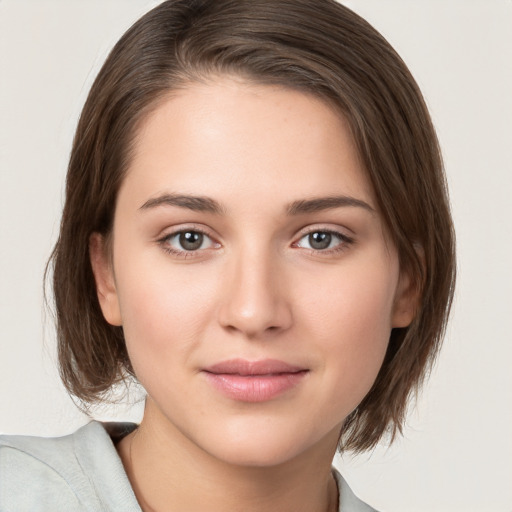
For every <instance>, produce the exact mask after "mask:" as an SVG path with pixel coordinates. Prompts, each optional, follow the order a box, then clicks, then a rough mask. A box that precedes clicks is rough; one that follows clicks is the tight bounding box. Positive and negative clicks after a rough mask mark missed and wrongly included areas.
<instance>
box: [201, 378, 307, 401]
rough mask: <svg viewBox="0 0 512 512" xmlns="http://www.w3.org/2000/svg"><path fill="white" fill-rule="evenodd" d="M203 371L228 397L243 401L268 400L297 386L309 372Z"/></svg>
mask: <svg viewBox="0 0 512 512" xmlns="http://www.w3.org/2000/svg"><path fill="white" fill-rule="evenodd" d="M203 373H204V374H205V376H206V378H207V379H208V381H209V382H210V384H212V386H213V387H214V388H215V389H217V390H218V391H220V392H221V393H222V394H224V395H225V396H227V397H228V398H231V399H233V400H238V401H241V402H266V401H267V400H271V399H272V398H275V397H277V396H279V395H282V394H283V393H285V392H287V391H289V390H291V389H293V388H295V387H296V386H297V385H298V384H299V383H300V382H301V381H302V379H303V378H304V377H305V376H306V374H307V373H308V372H307V371H301V372H295V373H278V374H270V375H238V374H231V373H210V372H203Z"/></svg>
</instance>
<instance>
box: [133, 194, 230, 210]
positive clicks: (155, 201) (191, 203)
mask: <svg viewBox="0 0 512 512" xmlns="http://www.w3.org/2000/svg"><path fill="white" fill-rule="evenodd" d="M158 206H179V207H180V208H187V209H188V210H193V211H196V212H208V213H215V214H217V215H220V214H222V213H223V212H224V209H223V208H222V206H221V205H220V204H219V203H218V202H217V201H215V199H211V198H210V197H203V196H189V195H183V194H163V195H161V196H158V197H154V198H152V199H148V200H147V201H146V202H145V203H144V204H143V205H142V206H141V207H140V210H148V209H150V208H156V207H158Z"/></svg>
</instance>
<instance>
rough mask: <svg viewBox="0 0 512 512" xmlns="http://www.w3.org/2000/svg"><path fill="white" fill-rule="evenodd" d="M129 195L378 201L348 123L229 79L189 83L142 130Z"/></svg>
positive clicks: (296, 98)
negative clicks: (347, 197) (339, 196)
mask: <svg viewBox="0 0 512 512" xmlns="http://www.w3.org/2000/svg"><path fill="white" fill-rule="evenodd" d="M133 150H134V151H133V153H132V155H133V156H132V160H131V163H130V166H129V169H128V173H127V176H126V178H125V182H124V183H123V186H122V188H121V191H122V190H123V189H125V188H130V189H133V190H134V191H137V194H138V195H139V196H141V197H142V196H144V195H145V196H148V197H149V196H151V195H152V194H157V193H162V192H166V191H169V190H170V191H172V192H186V193H194V194H197V195H208V196H215V197H217V196H219V197H220V198H221V199H222V198H228V197H231V198H233V197H236V196H237V195H238V196H239V195H240V194H242V195H243V194H245V195H247V194H250V195H252V196H255V195H256V196H257V195H264V196H265V197H266V198H267V199H268V200H270V199H271V198H272V196H276V199H278V197H277V196H283V197H282V198H283V199H284V195H286V196H287V199H289V200H295V199H297V198H304V197H308V196H319V195H322V196H328V195H332V194H337V193H343V194H346V195H353V196H358V197H360V198H361V199H364V200H366V201H368V202H373V200H372V196H373V192H372V188H371V186H370V184H369V181H368V179H367V176H366V171H365V170H364V167H363V165H362V163H361V159H360V158H359V154H358V152H357V149H356V147H355V144H354V141H353V138H352V135H351V132H350V128H349V125H348V123H347V121H346V120H345V119H344V118H343V116H342V115H341V114H340V113H339V112H338V111H337V110H335V109H334V108H333V107H332V106H330V105H329V104H328V103H327V102H325V101H323V100H321V99H319V98H317V97H315V96H313V95H310V94H305V93H303V92H299V91H296V90H292V89H288V88H283V87H276V86H269V85H255V84H253V83H248V82H245V81H243V80H240V79H233V78H223V79H217V80H214V81H211V82H209V83H206V84H204V83H203V84H190V85H188V86H187V87H185V88H182V89H179V90H177V91H173V92H172V93H170V95H169V96H168V97H167V98H165V99H164V100H162V101H161V102H160V103H159V104H158V106H157V107H156V108H155V109H154V110H153V111H152V112H151V114H149V115H148V116H147V117H146V119H144V121H143V122H142V124H141V125H140V127H139V129H138V132H137V134H136V137H135V143H134V148H133Z"/></svg>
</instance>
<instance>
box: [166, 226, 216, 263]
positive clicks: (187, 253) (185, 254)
mask: <svg viewBox="0 0 512 512" xmlns="http://www.w3.org/2000/svg"><path fill="white" fill-rule="evenodd" d="M184 233H198V234H200V235H202V236H203V237H206V238H208V239H210V241H211V244H212V245H213V246H214V248H215V246H217V247H219V246H220V244H219V243H218V242H216V241H215V240H214V238H213V237H212V236H211V235H209V234H208V233H207V232H206V231H205V230H203V229H201V228H199V227H196V226H193V227H189V228H184V229H183V228H182V229H179V230H177V231H173V232H171V233H166V234H165V235H164V236H163V237H161V238H159V239H158V240H157V242H158V244H159V245H160V246H161V247H162V249H163V250H164V251H165V252H166V253H168V254H172V255H173V256H175V257H178V258H194V257H197V256H198V255H199V253H201V252H203V251H205V250H207V249H200V248H199V249H197V250H186V249H183V250H179V249H175V248H174V247H172V246H171V245H170V244H169V242H170V241H171V240H172V239H173V238H175V237H177V236H179V235H182V234H184Z"/></svg>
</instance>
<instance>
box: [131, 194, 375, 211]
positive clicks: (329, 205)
mask: <svg viewBox="0 0 512 512" xmlns="http://www.w3.org/2000/svg"><path fill="white" fill-rule="evenodd" d="M159 206H178V207H180V208H186V209H188V210H193V211H196V212H208V213H214V214H216V215H222V214H223V213H225V210H224V208H223V207H222V206H221V205H220V203H218V202H217V201H216V200H215V199H212V198H211V197H205V196H190V195H185V194H163V195H161V196H158V197H154V198H152V199H148V200H147V201H146V202H145V203H144V204H143V205H142V206H141V207H140V210H148V209H151V208H157V207H159ZM342 207H356V208H363V209H365V210H367V211H369V212H371V213H375V210H374V208H372V207H371V206H370V205H369V204H368V203H366V202H365V201H362V200H361V199H356V198H355V197H350V196H329V197H315V198H312V199H299V200H297V201H293V202H292V203H290V204H289V205H288V207H287V208H286V213H287V214H288V215H291V216H293V215H300V214H304V213H314V212H319V211H323V210H331V209H335V208H342Z"/></svg>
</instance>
